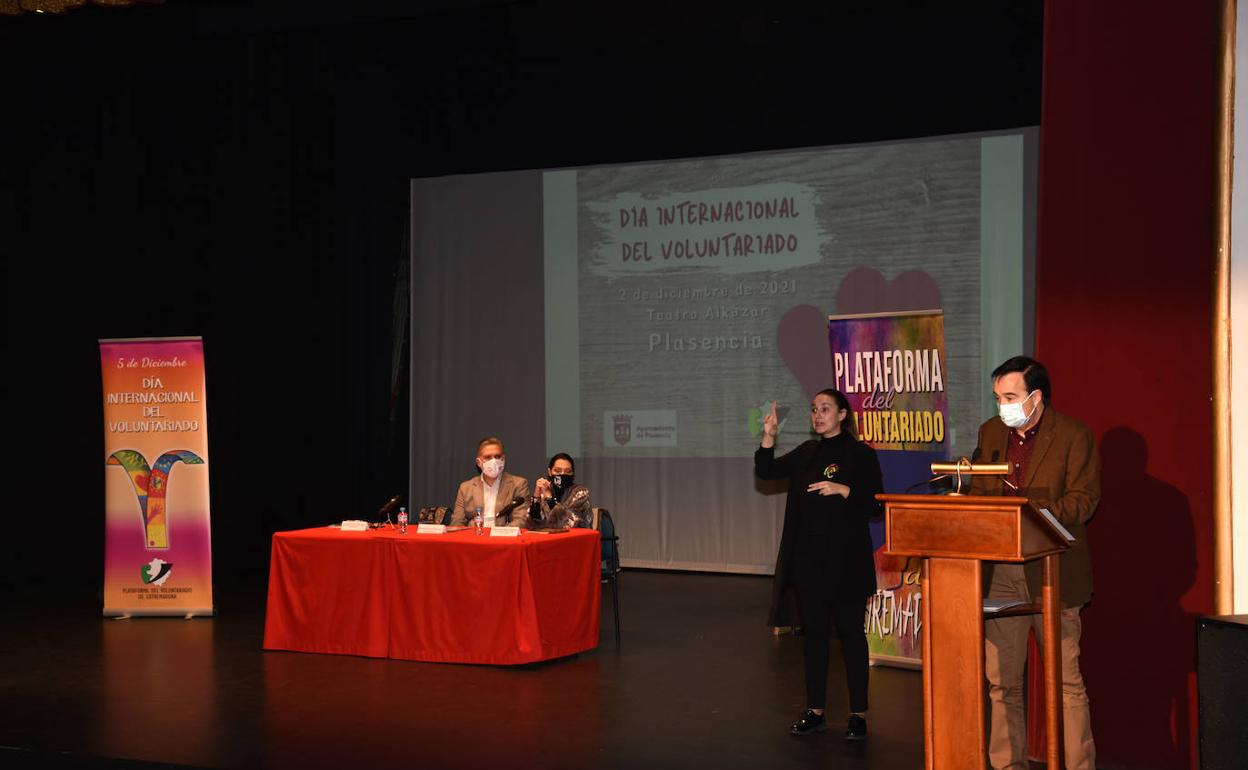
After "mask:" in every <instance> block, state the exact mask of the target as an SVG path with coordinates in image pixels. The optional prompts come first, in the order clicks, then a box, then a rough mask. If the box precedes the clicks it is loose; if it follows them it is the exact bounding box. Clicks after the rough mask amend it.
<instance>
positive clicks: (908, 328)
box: [828, 310, 949, 667]
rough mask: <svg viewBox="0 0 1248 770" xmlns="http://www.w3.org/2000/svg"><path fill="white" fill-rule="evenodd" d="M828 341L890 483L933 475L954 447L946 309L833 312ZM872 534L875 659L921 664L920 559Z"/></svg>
mask: <svg viewBox="0 0 1248 770" xmlns="http://www.w3.org/2000/svg"><path fill="white" fill-rule="evenodd" d="M828 344H829V346H830V348H831V353H832V374H833V382H834V383H835V385H834V387H836V388H837V389H838V390H840V391H841V392H842V393H844V394H845V397H846V398H847V399H848V400H849V404H850V406H851V407H852V408H853V412H854V432H855V433H856V434H857V435H858V437H859V438H861V439H862V440H863V441H865V442H867V443H868V444H870V445H871V446H872V447H873V448H874V449H875V450H876V452H877V454H878V455H879V458H880V467H881V469H882V470H883V471H884V485H885V489H886V490H887V491H890V492H900V491H903V490H904V488H905V485H906V484H908V483H910V482H912V481H913V479H914V478H920V479H921V478H925V477H926V474H927V472H928V467H927V466H929V465H930V464H931V462H932V461H933V460H942V459H945V458H946V457H947V453H948V451H949V438H948V430H947V426H948V420H949V398H948V392H947V391H946V389H945V372H946V371H947V368H946V365H945V364H946V360H945V317H944V313H943V312H942V311H940V310H924V311H911V312H899V313H872V314H863V315H840V316H829V317H828ZM898 485H901V487H902V488H901V489H898V488H897V487H898ZM871 534H872V540H873V544H874V546H875V581H876V592H875V595H874V596H872V597H871V599H870V600H869V602H868V604H867V610H866V618H865V624H866V631H867V643H868V645H869V648H870V652H871V658H872V660H874V661H876V662H881V663H891V664H896V665H901V666H907V667H916V666H919V665H920V664H921V663H922V644H921V642H922V637H921V636H920V634H921V633H922V631H923V628H922V624H921V622H920V618H921V617H922V615H921V613H920V607H921V603H922V601H923V594H922V591H921V588H920V584H919V559H908V558H905V557H900V558H898V557H891V556H885V555H884V535H883V526H882V525H878V524H877V525H874V526H872V531H871Z"/></svg>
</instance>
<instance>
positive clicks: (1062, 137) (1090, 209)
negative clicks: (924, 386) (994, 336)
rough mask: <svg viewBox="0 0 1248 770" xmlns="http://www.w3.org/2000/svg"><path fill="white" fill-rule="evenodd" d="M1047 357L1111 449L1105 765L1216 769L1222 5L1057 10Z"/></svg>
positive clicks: (1102, 629) (1106, 472) (1105, 564)
mask: <svg viewBox="0 0 1248 770" xmlns="http://www.w3.org/2000/svg"><path fill="white" fill-rule="evenodd" d="M1044 36H1045V41H1044V89H1043V110H1042V117H1041V145H1040V196H1039V231H1038V254H1039V256H1038V260H1037V269H1036V272H1037V275H1036V336H1037V357H1038V358H1039V359H1040V360H1041V361H1043V362H1044V363H1045V364H1046V365H1047V366H1048V368H1049V370H1050V373H1051V375H1052V378H1053V406H1054V407H1055V408H1057V409H1058V410H1060V411H1063V412H1067V413H1069V414H1072V415H1075V416H1077V417H1079V418H1080V419H1082V420H1084V421H1086V422H1087V423H1088V424H1089V425H1090V426H1091V427H1092V429H1093V431H1094V432H1095V433H1096V435H1097V439H1098V443H1099V446H1100V451H1101V458H1102V465H1103V471H1102V473H1103V486H1104V488H1103V494H1102V501H1101V505H1100V508H1099V510H1098V513H1097V514H1096V518H1095V519H1093V522H1092V524H1091V525H1090V528H1089V540H1090V543H1091V547H1092V553H1093V557H1092V558H1093V564H1094V570H1095V598H1094V599H1093V602H1092V604H1091V605H1089V607H1088V608H1087V610H1086V611H1085V612H1084V615H1083V621H1084V627H1083V665H1082V668H1083V673H1084V678H1085V680H1086V682H1087V685H1088V690H1089V695H1090V697H1091V702H1092V725H1093V733H1094V735H1095V737H1096V742H1097V748H1098V763H1100V764H1111V765H1116V764H1123V765H1127V766H1131V767H1164V768H1171V767H1174V768H1185V767H1193V768H1194V767H1196V766H1197V765H1196V750H1197V749H1196V745H1197V742H1196V735H1197V733H1196V691H1195V673H1194V672H1195V628H1194V618H1195V617H1196V616H1197V615H1201V614H1208V613H1210V612H1211V611H1212V609H1213V574H1212V567H1213V526H1212V512H1211V503H1212V472H1211V463H1212V417H1211V411H1210V401H1209V398H1210V394H1211V391H1212V375H1211V355H1212V335H1211V329H1212V322H1211V318H1212V281H1211V277H1212V267H1213V246H1212V244H1213V219H1212V202H1213V189H1214V178H1213V172H1214V156H1213V151H1214V150H1213V136H1214V118H1215V114H1216V112H1215V78H1214V73H1215V51H1216V45H1215V42H1216V36H1217V8H1216V5H1215V3H1214V2H1212V1H1211V0H1167V1H1165V2H1140V1H1139V0H1050V2H1048V3H1046V8H1045V30H1044Z"/></svg>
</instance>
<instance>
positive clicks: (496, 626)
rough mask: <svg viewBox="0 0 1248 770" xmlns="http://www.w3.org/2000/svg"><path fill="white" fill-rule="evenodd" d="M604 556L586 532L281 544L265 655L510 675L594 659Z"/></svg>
mask: <svg viewBox="0 0 1248 770" xmlns="http://www.w3.org/2000/svg"><path fill="white" fill-rule="evenodd" d="M486 532H487V533H488V532H489V530H486ZM600 548H601V545H600V540H599V535H598V533H597V532H595V531H593V530H587V529H575V530H570V531H567V532H554V533H544V532H533V531H524V532H522V533H521V535H520V536H519V537H490V536H488V534H487V535H477V534H476V533H474V532H473V531H472V530H471V529H467V530H461V531H458V532H447V533H445V534H416V528H415V527H414V526H413V527H411V528H409V529H408V531H407V534H403V535H401V534H399V533H398V532H397V531H396V530H393V529H370V530H367V531H364V532H343V531H341V530H339V529H338V528H336V527H321V528H317V529H303V530H296V531H293V532H278V533H275V534H274V535H273V550H272V556H271V559H270V568H269V598H268V606H267V608H266V611H265V622H264V648H265V649H266V650H295V651H299V652H322V653H335V654H342V655H364V656H368V657H375V658H386V657H389V658H402V659H405V660H423V661H433V662H441V663H489V664H503V665H507V664H518V663H531V662H534V661H538V660H549V659H551V658H558V657H562V656H564V655H572V654H574V653H577V652H582V651H584V650H589V649H593V648H594V647H597V646H598V609H599V603H600V601H601V589H600V587H599V578H600V558H601V556H600V554H601V551H600Z"/></svg>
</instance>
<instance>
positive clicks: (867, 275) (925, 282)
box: [836, 267, 940, 315]
mask: <svg viewBox="0 0 1248 770" xmlns="http://www.w3.org/2000/svg"><path fill="white" fill-rule="evenodd" d="M938 308H940V289H939V288H937V286H936V281H935V280H933V279H932V277H931V276H930V275H928V274H927V273H925V272H923V271H922V270H907V271H906V272H904V273H900V274H898V276H897V277H896V278H894V279H893V280H891V281H888V280H885V278H884V276H883V275H881V274H880V271H879V270H876V269H875V268H873V267H856V268H854V269H853V270H850V271H849V274H848V275H846V276H845V278H843V279H842V280H841V285H840V286H839V287H838V288H837V290H836V312H837V313H838V314H840V315H847V314H849V313H890V312H894V311H900V310H936V309H938Z"/></svg>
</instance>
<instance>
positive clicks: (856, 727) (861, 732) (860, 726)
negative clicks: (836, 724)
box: [845, 714, 867, 741]
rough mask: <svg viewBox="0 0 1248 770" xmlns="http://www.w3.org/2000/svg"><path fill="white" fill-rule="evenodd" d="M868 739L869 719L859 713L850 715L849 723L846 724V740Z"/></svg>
mask: <svg viewBox="0 0 1248 770" xmlns="http://www.w3.org/2000/svg"><path fill="white" fill-rule="evenodd" d="M866 739H867V720H866V718H865V717H860V716H858V715H857V714H850V715H849V723H848V724H846V725H845V740H847V741H865V740H866Z"/></svg>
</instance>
